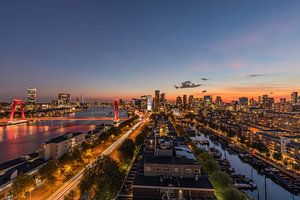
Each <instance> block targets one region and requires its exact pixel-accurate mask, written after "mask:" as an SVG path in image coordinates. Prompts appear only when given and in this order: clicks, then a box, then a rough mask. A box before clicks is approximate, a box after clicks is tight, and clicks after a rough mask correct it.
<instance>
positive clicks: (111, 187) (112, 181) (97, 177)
mask: <svg viewBox="0 0 300 200" xmlns="http://www.w3.org/2000/svg"><path fill="white" fill-rule="evenodd" d="M124 176H125V175H124V172H123V171H121V170H120V168H119V166H118V164H117V162H116V161H114V160H112V159H111V158H110V157H107V156H104V157H102V158H99V159H98V160H97V161H96V163H95V165H94V166H93V167H91V168H88V169H86V170H85V172H84V175H83V180H82V181H81V183H80V191H81V194H82V195H85V196H86V197H87V199H103V200H106V199H114V197H115V196H116V194H117V192H118V191H119V189H120V187H121V185H122V182H123V179H124Z"/></svg>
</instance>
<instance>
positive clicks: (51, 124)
mask: <svg viewBox="0 0 300 200" xmlns="http://www.w3.org/2000/svg"><path fill="white" fill-rule="evenodd" d="M112 113H113V109H112V108H111V107H101V108H94V109H91V110H87V111H82V112H78V113H76V114H74V115H75V117H92V116H95V117H101V116H103V117H107V116H109V115H111V114H112ZM120 116H121V117H126V116H127V113H126V111H124V110H121V111H120ZM111 122H112V121H76V120H72V121H55V120H52V121H39V122H36V124H34V125H30V124H20V125H14V126H7V127H0V152H1V153H0V163H1V162H4V161H7V160H11V159H14V158H17V157H19V156H21V155H24V154H28V153H31V152H34V151H36V150H37V149H38V148H39V147H40V145H41V144H42V143H43V142H45V141H47V140H49V139H50V138H53V137H56V136H59V135H62V134H64V133H67V132H72V131H88V130H91V129H94V128H95V127H96V124H100V123H111Z"/></svg>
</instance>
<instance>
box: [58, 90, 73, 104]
mask: <svg viewBox="0 0 300 200" xmlns="http://www.w3.org/2000/svg"><path fill="white" fill-rule="evenodd" d="M70 98H71V95H70V94H68V93H60V94H58V105H59V106H69V105H70V103H71V101H70Z"/></svg>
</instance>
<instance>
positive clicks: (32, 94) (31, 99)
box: [27, 87, 37, 104]
mask: <svg viewBox="0 0 300 200" xmlns="http://www.w3.org/2000/svg"><path fill="white" fill-rule="evenodd" d="M27 102H28V104H35V103H36V102H37V100H36V88H32V87H31V88H29V89H28V91H27Z"/></svg>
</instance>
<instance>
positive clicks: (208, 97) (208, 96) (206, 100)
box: [203, 95, 212, 105]
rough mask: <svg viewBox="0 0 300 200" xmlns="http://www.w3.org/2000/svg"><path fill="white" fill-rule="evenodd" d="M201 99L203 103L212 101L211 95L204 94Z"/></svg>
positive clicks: (206, 103)
mask: <svg viewBox="0 0 300 200" xmlns="http://www.w3.org/2000/svg"><path fill="white" fill-rule="evenodd" d="M203 101H204V104H205V105H208V104H211V103H212V96H210V95H206V96H204V97H203Z"/></svg>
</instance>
